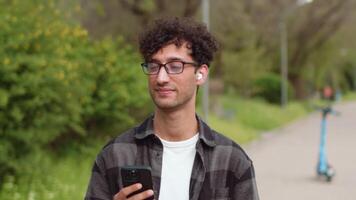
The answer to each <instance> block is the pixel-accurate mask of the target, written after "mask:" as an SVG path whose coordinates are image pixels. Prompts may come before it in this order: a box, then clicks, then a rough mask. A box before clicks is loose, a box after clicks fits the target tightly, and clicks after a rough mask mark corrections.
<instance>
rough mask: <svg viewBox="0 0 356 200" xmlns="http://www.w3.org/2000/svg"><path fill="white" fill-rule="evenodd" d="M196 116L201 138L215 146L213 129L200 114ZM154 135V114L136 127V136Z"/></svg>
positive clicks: (209, 144) (137, 137)
mask: <svg viewBox="0 0 356 200" xmlns="http://www.w3.org/2000/svg"><path fill="white" fill-rule="evenodd" d="M196 118H197V121H198V126H199V128H198V129H199V139H200V140H202V141H203V142H204V143H205V144H206V145H208V146H210V147H215V146H216V143H215V138H214V135H213V131H212V130H211V129H210V127H209V126H208V125H207V124H206V123H205V122H204V121H203V120H202V119H201V118H200V117H199V116H198V115H196ZM152 135H154V131H153V115H151V116H150V117H148V118H147V119H146V120H145V121H144V122H143V123H142V124H141V125H139V126H138V127H136V130H135V138H136V139H138V140H142V139H145V138H148V137H149V136H152Z"/></svg>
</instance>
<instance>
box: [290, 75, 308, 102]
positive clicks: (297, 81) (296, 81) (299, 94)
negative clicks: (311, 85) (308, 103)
mask: <svg viewBox="0 0 356 200" xmlns="http://www.w3.org/2000/svg"><path fill="white" fill-rule="evenodd" d="M289 81H290V83H291V84H292V87H293V89H294V95H295V97H296V98H297V99H299V100H302V99H305V98H306V97H307V94H306V90H305V84H304V80H303V78H302V77H301V76H299V75H290V76H289Z"/></svg>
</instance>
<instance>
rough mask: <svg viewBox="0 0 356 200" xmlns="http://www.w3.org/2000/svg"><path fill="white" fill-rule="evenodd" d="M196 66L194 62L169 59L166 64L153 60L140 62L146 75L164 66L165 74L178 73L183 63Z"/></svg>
mask: <svg viewBox="0 0 356 200" xmlns="http://www.w3.org/2000/svg"><path fill="white" fill-rule="evenodd" d="M187 64H189V65H193V66H198V64H196V63H192V62H184V61H177V60H175V61H169V62H167V63H166V64H160V63H155V62H149V63H142V64H141V66H142V70H143V72H144V73H145V74H147V75H157V74H158V73H159V71H160V70H161V67H164V69H165V70H166V72H167V74H180V73H182V72H183V70H184V66H185V65H187Z"/></svg>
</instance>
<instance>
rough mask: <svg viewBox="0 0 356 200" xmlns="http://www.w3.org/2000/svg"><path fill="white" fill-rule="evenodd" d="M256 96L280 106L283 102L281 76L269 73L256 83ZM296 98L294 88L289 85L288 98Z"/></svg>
mask: <svg viewBox="0 0 356 200" xmlns="http://www.w3.org/2000/svg"><path fill="white" fill-rule="evenodd" d="M254 87H255V88H254V94H255V96H258V97H262V98H263V99H265V100H267V101H268V102H270V103H275V104H278V103H280V101H281V78H280V76H279V75H276V74H272V73H267V74H264V75H263V76H261V77H260V78H258V79H257V80H256V81H255V83H254ZM293 96H294V92H293V88H292V87H291V85H290V84H289V83H288V98H292V97H293Z"/></svg>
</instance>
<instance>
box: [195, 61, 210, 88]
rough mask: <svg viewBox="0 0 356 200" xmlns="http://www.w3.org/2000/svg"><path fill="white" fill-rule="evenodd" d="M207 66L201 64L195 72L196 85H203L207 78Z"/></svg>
mask: <svg viewBox="0 0 356 200" xmlns="http://www.w3.org/2000/svg"><path fill="white" fill-rule="evenodd" d="M208 75H209V67H208V65H206V64H203V65H201V66H200V67H199V68H198V69H197V70H196V72H195V78H196V83H197V85H198V86H199V85H203V84H204V83H205V81H206V80H207V79H208Z"/></svg>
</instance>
